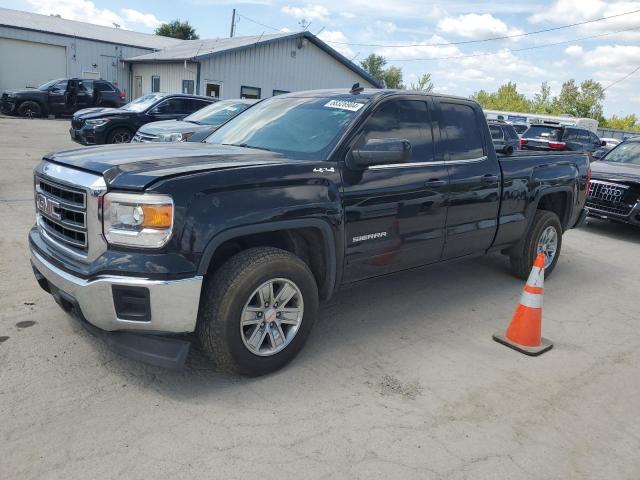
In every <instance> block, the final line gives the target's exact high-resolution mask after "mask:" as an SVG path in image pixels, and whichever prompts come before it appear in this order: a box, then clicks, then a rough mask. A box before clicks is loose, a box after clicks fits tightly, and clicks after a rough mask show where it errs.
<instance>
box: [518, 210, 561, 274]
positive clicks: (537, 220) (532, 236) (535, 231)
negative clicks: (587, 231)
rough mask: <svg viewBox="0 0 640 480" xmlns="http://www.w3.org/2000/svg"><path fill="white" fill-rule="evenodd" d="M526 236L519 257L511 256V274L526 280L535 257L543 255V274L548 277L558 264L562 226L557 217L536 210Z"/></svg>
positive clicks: (552, 213)
mask: <svg viewBox="0 0 640 480" xmlns="http://www.w3.org/2000/svg"><path fill="white" fill-rule="evenodd" d="M526 235H527V236H526V238H525V240H524V250H523V251H522V252H521V255H518V256H515V255H514V256H511V259H510V260H511V272H512V273H513V274H514V275H515V276H516V277H518V278H522V279H524V280H526V279H527V278H528V277H529V273H530V272H531V268H532V267H533V262H534V261H535V259H536V257H537V256H538V254H539V253H544V256H545V261H544V274H545V277H548V276H549V275H551V272H553V269H554V268H555V267H556V264H557V263H558V258H559V257H560V249H561V248H562V225H561V224H560V219H559V218H558V215H556V214H555V213H554V212H550V211H548V210H536V213H535V216H534V217H533V223H532V224H531V227H530V228H529V231H528V232H527V234H526Z"/></svg>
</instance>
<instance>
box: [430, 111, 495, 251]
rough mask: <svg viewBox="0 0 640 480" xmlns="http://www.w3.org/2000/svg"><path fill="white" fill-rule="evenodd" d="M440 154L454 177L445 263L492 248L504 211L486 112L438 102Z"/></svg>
mask: <svg viewBox="0 0 640 480" xmlns="http://www.w3.org/2000/svg"><path fill="white" fill-rule="evenodd" d="M438 106H439V109H438V112H437V115H438V122H439V125H440V133H441V141H440V144H439V149H440V151H441V155H442V156H443V158H444V160H445V164H446V166H447V171H448V174H449V183H450V187H449V198H448V201H447V205H448V208H447V225H446V238H445V245H444V253H443V259H450V258H456V257H461V256H464V255H468V254H472V253H480V252H483V251H484V250H486V249H488V248H489V247H490V246H491V244H492V243H493V238H494V236H495V233H496V230H497V226H498V223H497V222H498V209H499V206H500V181H501V175H500V167H499V165H498V160H497V158H496V156H495V152H494V151H493V150H492V149H488V148H487V145H488V142H489V141H490V139H489V138H488V132H487V131H486V130H487V128H486V127H485V125H486V123H485V119H484V116H483V114H482V112H481V111H480V110H479V109H477V108H476V107H474V104H472V103H470V102H465V101H464V100H453V99H451V100H449V99H442V100H439V101H438Z"/></svg>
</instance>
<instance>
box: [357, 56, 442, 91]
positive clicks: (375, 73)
mask: <svg viewBox="0 0 640 480" xmlns="http://www.w3.org/2000/svg"><path fill="white" fill-rule="evenodd" d="M386 65H387V59H386V58H384V57H383V56H382V55H376V54H375V53H372V54H371V55H369V56H368V57H367V58H365V59H364V60H362V61H361V62H360V66H362V68H364V69H365V70H366V71H367V72H369V73H370V74H371V76H372V77H374V78H375V79H377V80H380V81H382V82H384V84H385V86H386V87H387V88H400V89H402V88H405V87H406V86H405V85H404V84H403V83H402V69H401V68H398V67H389V68H384V67H385V66H386ZM422 77H425V75H423V76H422ZM422 77H421V78H422ZM426 77H427V83H426V84H425V88H430V90H427V91H429V92H430V91H431V90H432V89H433V85H432V84H431V75H430V74H428V73H427V74H426ZM419 83H420V82H418V84H419ZM429 85H430V87H429Z"/></svg>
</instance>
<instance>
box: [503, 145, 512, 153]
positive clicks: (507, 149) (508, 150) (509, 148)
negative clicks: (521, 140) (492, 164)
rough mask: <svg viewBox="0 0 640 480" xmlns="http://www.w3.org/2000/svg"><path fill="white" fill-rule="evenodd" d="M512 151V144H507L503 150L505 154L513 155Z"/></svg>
mask: <svg viewBox="0 0 640 480" xmlns="http://www.w3.org/2000/svg"><path fill="white" fill-rule="evenodd" d="M513 152H514V149H513V147H512V146H508V147H507V148H506V149H505V151H504V153H505V154H507V155H513Z"/></svg>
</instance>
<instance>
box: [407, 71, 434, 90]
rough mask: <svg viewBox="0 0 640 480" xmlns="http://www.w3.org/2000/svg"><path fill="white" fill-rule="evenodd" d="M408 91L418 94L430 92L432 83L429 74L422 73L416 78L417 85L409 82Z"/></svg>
mask: <svg viewBox="0 0 640 480" xmlns="http://www.w3.org/2000/svg"><path fill="white" fill-rule="evenodd" d="M409 90H416V91H418V92H427V93H428V92H432V91H433V82H432V81H431V74H430V73H424V74H422V75H420V77H418V83H413V82H411V85H410V86H409Z"/></svg>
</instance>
